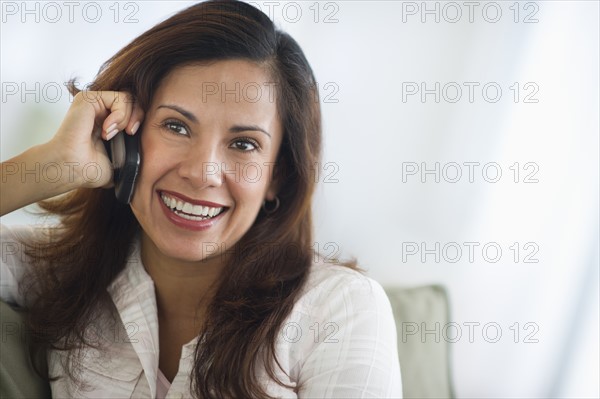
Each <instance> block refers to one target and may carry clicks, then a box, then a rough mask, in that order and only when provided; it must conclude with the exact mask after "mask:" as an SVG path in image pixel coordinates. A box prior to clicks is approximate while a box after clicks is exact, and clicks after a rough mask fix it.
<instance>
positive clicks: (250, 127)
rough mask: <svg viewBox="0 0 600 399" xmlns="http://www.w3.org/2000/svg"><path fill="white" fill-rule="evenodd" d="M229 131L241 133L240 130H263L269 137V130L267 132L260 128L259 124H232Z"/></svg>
mask: <svg viewBox="0 0 600 399" xmlns="http://www.w3.org/2000/svg"><path fill="white" fill-rule="evenodd" d="M229 131H230V132H231V133H241V132H247V131H256V132H263V133H264V134H266V135H267V136H269V138H270V137H271V134H270V133H269V132H267V131H266V130H265V129H263V128H261V127H260V126H256V125H235V126H232V127H231V128H230V129H229Z"/></svg>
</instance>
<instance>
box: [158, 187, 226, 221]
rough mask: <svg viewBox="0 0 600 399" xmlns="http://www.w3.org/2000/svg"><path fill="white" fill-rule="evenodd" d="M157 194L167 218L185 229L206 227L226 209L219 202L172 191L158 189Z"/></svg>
mask: <svg viewBox="0 0 600 399" xmlns="http://www.w3.org/2000/svg"><path fill="white" fill-rule="evenodd" d="M158 195H159V197H160V200H161V202H162V205H163V206H162V208H163V210H164V211H165V214H166V216H167V217H168V219H169V220H170V221H171V222H173V223H174V224H176V225H177V226H179V227H183V228H186V229H191V230H204V229H207V228H209V227H210V226H212V225H213V223H214V221H215V220H217V219H219V216H221V215H222V214H224V213H225V212H226V211H227V209H228V208H227V207H226V206H224V205H221V204H217V203H214V202H208V201H199V200H193V199H191V198H188V197H186V196H184V195H181V194H176V193H173V192H168V191H159V192H158Z"/></svg>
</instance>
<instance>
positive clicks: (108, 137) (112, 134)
mask: <svg viewBox="0 0 600 399" xmlns="http://www.w3.org/2000/svg"><path fill="white" fill-rule="evenodd" d="M117 133H119V129H115V130H113V131H112V132H110V133H108V134H107V135H106V140H110V139H112V138H113V137H115V134H117Z"/></svg>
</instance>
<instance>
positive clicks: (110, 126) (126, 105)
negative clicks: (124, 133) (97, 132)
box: [98, 91, 134, 140]
mask: <svg viewBox="0 0 600 399" xmlns="http://www.w3.org/2000/svg"><path fill="white" fill-rule="evenodd" d="M98 100H99V103H100V106H101V107H103V108H104V109H107V110H110V113H109V115H108V116H107V117H106V119H105V120H104V122H103V123H102V131H103V132H102V133H103V136H104V137H106V139H107V140H108V139H110V138H112V137H114V135H115V134H116V133H117V132H119V131H121V130H123V129H125V127H126V126H127V125H128V123H129V119H130V117H131V113H132V111H133V106H134V103H133V99H132V97H131V95H130V94H129V93H125V92H117V91H102V92H99V99H98Z"/></svg>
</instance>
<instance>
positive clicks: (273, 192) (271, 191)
mask: <svg viewBox="0 0 600 399" xmlns="http://www.w3.org/2000/svg"><path fill="white" fill-rule="evenodd" d="M280 188H281V184H280V180H279V179H278V178H277V177H276V176H273V180H271V183H270V184H269V188H268V189H267V192H266V194H265V200H267V201H274V200H275V197H276V196H277V193H279V189H280Z"/></svg>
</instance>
